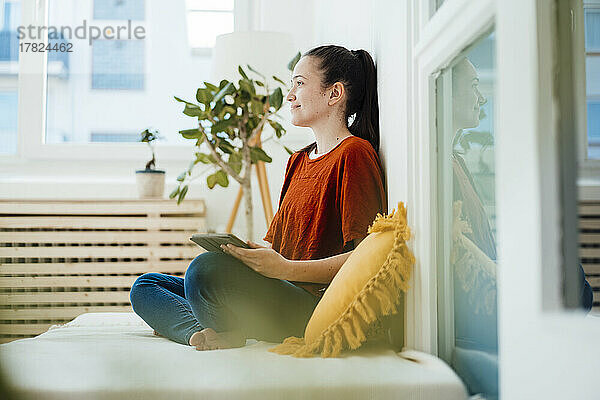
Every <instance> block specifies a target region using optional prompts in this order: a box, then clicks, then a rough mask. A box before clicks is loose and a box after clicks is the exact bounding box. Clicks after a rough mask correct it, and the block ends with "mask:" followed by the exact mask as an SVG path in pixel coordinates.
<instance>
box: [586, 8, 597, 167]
mask: <svg viewBox="0 0 600 400" xmlns="http://www.w3.org/2000/svg"><path fill="white" fill-rule="evenodd" d="M584 16H585V17H584V18H585V69H586V73H585V75H586V98H587V158H588V159H600V3H599V4H590V5H586V7H585V10H584Z"/></svg>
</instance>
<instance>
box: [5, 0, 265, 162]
mask: <svg viewBox="0 0 600 400" xmlns="http://www.w3.org/2000/svg"><path fill="white" fill-rule="evenodd" d="M248 3H250V2H245V1H243V0H235V1H234V31H239V30H249V29H251V28H252V27H253V26H254V25H255V24H256V22H257V21H256V18H254V17H253V16H254V14H253V12H252V11H253V10H254V9H255V5H252V4H248ZM238 6H239V7H238ZM21 7H22V8H21V19H22V20H21V25H23V26H28V25H30V24H31V25H34V26H47V24H48V0H38V1H35V2H29V1H23V2H22V3H21ZM151 7H152V2H150V1H147V2H146V4H145V14H146V15H150V14H151V13H152V9H151ZM186 12H187V9H186ZM238 17H240V18H238ZM110 22H111V21H110V20H98V21H96V20H94V23H98V24H99V25H102V24H104V23H106V24H108V23H110ZM142 22H143V24H142V25H144V26H145V25H146V24H147V22H146V21H142ZM43 42H44V43H47V37H46V38H44V39H43ZM205 55H206V56H209V55H210V54H205ZM18 71H19V72H18V122H17V135H18V137H17V152H16V154H10V155H0V164H22V163H24V162H27V161H28V160H31V161H35V160H62V161H67V162H69V161H73V162H79V161H83V160H86V161H105V160H111V161H112V160H115V161H128V160H144V159H145V158H147V155H148V154H147V152H148V149H147V148H146V147H147V146H146V145H145V144H144V143H45V135H46V99H47V79H48V78H47V72H48V62H47V57H46V53H42V52H23V53H21V54H20V55H19V66H18ZM90 85H91V73H90ZM156 151H157V152H158V153H160V159H161V160H163V161H168V162H175V161H180V160H182V159H189V158H190V157H191V156H192V155H193V149H191V148H190V146H186V145H182V144H179V145H168V144H161V143H159V144H157V146H156Z"/></svg>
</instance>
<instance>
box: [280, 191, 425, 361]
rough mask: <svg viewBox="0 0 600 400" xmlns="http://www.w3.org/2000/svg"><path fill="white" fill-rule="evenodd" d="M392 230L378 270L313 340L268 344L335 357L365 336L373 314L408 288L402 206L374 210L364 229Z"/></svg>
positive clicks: (389, 307) (392, 309)
mask: <svg viewBox="0 0 600 400" xmlns="http://www.w3.org/2000/svg"><path fill="white" fill-rule="evenodd" d="M389 230H393V231H394V236H395V237H394V245H393V247H392V250H391V251H390V253H389V254H388V256H387V258H386V260H385V262H384V263H383V265H382V266H381V268H380V270H379V272H378V273H377V274H376V275H375V276H373V277H372V278H371V279H370V280H369V281H368V282H367V284H366V285H365V287H364V288H363V290H361V291H360V293H358V294H357V296H356V297H355V298H354V300H353V301H352V303H351V304H350V305H349V306H348V308H347V309H346V310H345V311H344V312H343V313H342V315H341V316H340V317H339V318H338V319H337V321H336V322H334V323H333V324H332V325H331V326H329V328H327V329H326V330H325V331H324V332H323V333H321V335H320V336H319V337H318V338H317V340H316V341H315V342H313V343H306V342H305V341H304V339H303V338H297V337H295V336H292V337H289V338H286V339H285V340H284V341H283V343H281V344H279V345H277V346H275V347H273V348H270V349H269V351H270V352H273V353H277V354H283V355H292V356H294V357H314V356H316V355H320V356H321V357H337V356H338V355H339V354H340V353H341V352H342V350H343V349H344V348H350V349H353V350H354V349H357V348H358V347H360V346H361V345H362V343H363V342H364V341H365V340H366V336H367V335H366V333H365V332H367V331H368V329H369V328H370V327H371V326H372V323H373V322H374V321H376V320H377V315H378V314H379V315H382V316H383V315H389V314H395V313H396V312H397V311H398V310H397V306H398V301H399V295H398V291H399V290H402V291H406V290H408V288H409V286H408V280H409V279H410V274H411V270H412V266H413V265H414V263H415V257H414V255H413V254H412V252H411V251H410V249H409V248H408V247H407V246H406V241H407V240H409V239H410V229H409V228H408V226H407V222H406V208H405V207H404V204H403V203H402V202H400V203H398V212H395V211H392V212H391V213H390V214H389V215H388V216H387V217H386V216H382V215H381V214H378V215H377V217H376V218H375V221H374V222H373V224H372V225H371V227H369V230H368V233H369V234H370V233H375V232H385V231H389Z"/></svg>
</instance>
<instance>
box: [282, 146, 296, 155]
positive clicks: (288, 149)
mask: <svg viewBox="0 0 600 400" xmlns="http://www.w3.org/2000/svg"><path fill="white" fill-rule="evenodd" d="M283 148H284V149H285V151H287V153H288V154H289V155H290V156H291V155H292V154H294V151H293V150H292V149H290V148H289V147H287V146H283Z"/></svg>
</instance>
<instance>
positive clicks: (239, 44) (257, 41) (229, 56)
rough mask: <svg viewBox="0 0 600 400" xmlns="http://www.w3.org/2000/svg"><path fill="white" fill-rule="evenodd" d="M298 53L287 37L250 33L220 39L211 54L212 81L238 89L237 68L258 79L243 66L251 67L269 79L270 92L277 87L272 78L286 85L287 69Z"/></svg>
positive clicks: (223, 36) (288, 78)
mask: <svg viewBox="0 0 600 400" xmlns="http://www.w3.org/2000/svg"><path fill="white" fill-rule="evenodd" d="M297 52H298V50H296V49H294V45H293V39H292V36H291V35H289V34H286V33H281V32H258V31H253V32H233V33H227V34H224V35H219V36H217V41H216V44H215V48H214V53H213V63H212V74H211V76H212V81H213V82H214V83H216V84H217V85H218V84H219V82H220V81H221V80H222V79H227V80H228V81H230V82H235V83H236V85H237V81H238V80H239V79H240V78H241V77H240V75H239V72H238V66H239V65H241V66H242V67H243V68H244V71H246V73H247V74H248V75H249V76H250V78H253V79H254V78H258V76H256V75H254V74H253V73H251V72H249V70H248V68H247V67H246V65H250V66H251V67H252V68H253V69H255V70H256V71H258V72H260V73H261V74H263V75H265V76H266V77H268V78H269V80H268V81H267V83H268V84H269V87H270V88H272V87H275V86H277V85H280V84H278V83H276V82H275V81H274V80H273V79H272V76H273V75H275V76H277V77H278V78H280V79H281V80H283V81H284V82H286V83H287V82H288V81H289V80H290V77H291V72H290V71H289V70H288V69H287V65H288V63H289V61H290V60H291V59H292V58H293V57H294V55H295V54H296V53H297ZM259 79H260V78H259ZM257 89H258V88H257ZM270 90H272V89H270ZM284 95H285V93H284Z"/></svg>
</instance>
